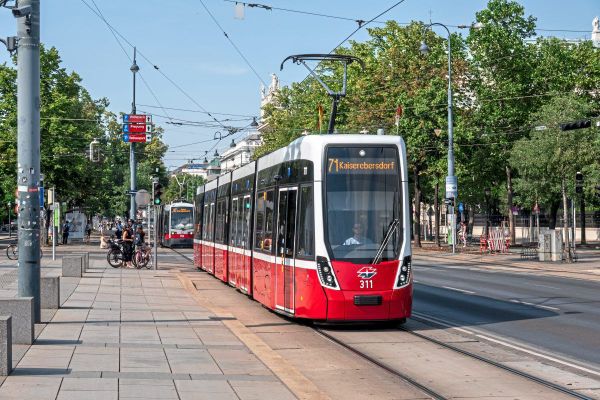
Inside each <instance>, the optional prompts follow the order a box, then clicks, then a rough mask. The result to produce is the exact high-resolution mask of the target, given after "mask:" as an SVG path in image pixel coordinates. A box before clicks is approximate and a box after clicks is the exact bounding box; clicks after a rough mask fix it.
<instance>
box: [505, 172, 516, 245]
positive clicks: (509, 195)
mask: <svg viewBox="0 0 600 400" xmlns="http://www.w3.org/2000/svg"><path fill="white" fill-rule="evenodd" d="M506 189H507V190H506V202H507V205H508V229H509V231H510V243H511V244H512V245H514V244H515V241H516V235H515V216H514V215H513V213H512V205H513V187H512V170H511V169H510V167H508V166H507V167H506Z"/></svg>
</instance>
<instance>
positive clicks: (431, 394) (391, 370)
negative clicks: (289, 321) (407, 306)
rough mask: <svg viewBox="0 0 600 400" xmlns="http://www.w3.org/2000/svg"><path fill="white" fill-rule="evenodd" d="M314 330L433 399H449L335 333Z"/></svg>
mask: <svg viewBox="0 0 600 400" xmlns="http://www.w3.org/2000/svg"><path fill="white" fill-rule="evenodd" d="M313 329H314V331H315V332H317V334H318V335H320V336H322V337H324V338H325V339H327V340H329V341H331V342H333V343H335V344H337V345H338V346H341V347H343V348H344V349H346V350H348V351H350V352H352V353H354V354H355V355H357V356H359V357H360V358H362V359H364V360H366V361H368V362H369V363H371V364H374V365H375V366H377V367H379V368H381V369H383V370H385V371H386V372H388V373H389V374H392V375H393V376H395V377H397V378H400V379H401V380H402V381H404V382H406V383H408V384H409V385H411V386H412V387H414V388H416V389H418V390H420V391H422V392H423V393H425V394H426V395H427V396H429V397H431V398H432V399H436V400H446V399H449V398H448V397H446V396H443V395H441V394H439V393H438V392H436V391H435V390H433V389H431V388H428V387H427V386H425V385H422V384H420V383H419V382H417V381H416V380H414V379H413V378H411V377H410V376H408V375H406V374H403V373H402V372H400V371H398V370H396V369H394V368H392V367H390V366H389V365H387V364H385V363H383V362H381V361H379V360H377V359H375V358H373V357H371V356H369V355H368V354H366V353H365V352H362V351H360V350H358V349H357V348H355V347H353V346H350V345H349V344H348V343H345V342H344V341H342V340H340V339H338V338H336V337H335V336H333V335H330V334H329V333H327V332H325V331H323V330H322V329H319V328H314V327H313Z"/></svg>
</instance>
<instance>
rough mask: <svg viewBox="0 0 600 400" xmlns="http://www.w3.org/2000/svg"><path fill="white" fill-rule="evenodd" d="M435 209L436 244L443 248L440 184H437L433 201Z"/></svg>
mask: <svg viewBox="0 0 600 400" xmlns="http://www.w3.org/2000/svg"><path fill="white" fill-rule="evenodd" d="M433 208H434V209H435V244H436V245H437V247H441V243H440V183H439V182H436V183H435V199H434V201H433Z"/></svg>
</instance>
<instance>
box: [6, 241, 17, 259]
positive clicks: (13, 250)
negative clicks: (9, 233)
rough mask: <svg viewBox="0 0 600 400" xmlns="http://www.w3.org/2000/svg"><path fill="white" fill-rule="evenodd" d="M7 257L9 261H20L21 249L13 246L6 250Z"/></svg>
mask: <svg viewBox="0 0 600 400" xmlns="http://www.w3.org/2000/svg"><path fill="white" fill-rule="evenodd" d="M6 257H8V259H9V260H18V259H19V247H18V246H17V245H16V244H11V245H9V246H8V247H7V248H6Z"/></svg>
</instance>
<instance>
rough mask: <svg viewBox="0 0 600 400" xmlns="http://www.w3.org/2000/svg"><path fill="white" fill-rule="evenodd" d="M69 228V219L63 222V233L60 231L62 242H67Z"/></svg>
mask: <svg viewBox="0 0 600 400" xmlns="http://www.w3.org/2000/svg"><path fill="white" fill-rule="evenodd" d="M70 230H71V224H69V221H68V220H67V221H65V224H64V225H63V233H62V244H67V242H68V241H69V231H70Z"/></svg>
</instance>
